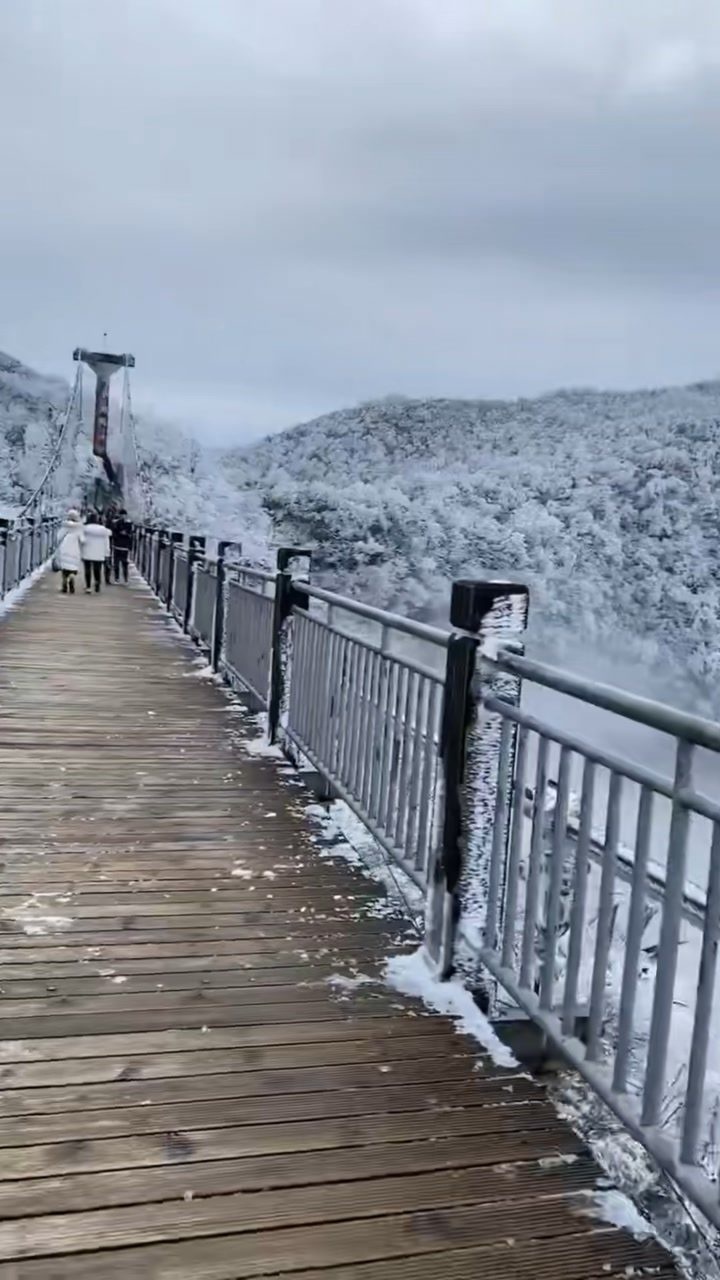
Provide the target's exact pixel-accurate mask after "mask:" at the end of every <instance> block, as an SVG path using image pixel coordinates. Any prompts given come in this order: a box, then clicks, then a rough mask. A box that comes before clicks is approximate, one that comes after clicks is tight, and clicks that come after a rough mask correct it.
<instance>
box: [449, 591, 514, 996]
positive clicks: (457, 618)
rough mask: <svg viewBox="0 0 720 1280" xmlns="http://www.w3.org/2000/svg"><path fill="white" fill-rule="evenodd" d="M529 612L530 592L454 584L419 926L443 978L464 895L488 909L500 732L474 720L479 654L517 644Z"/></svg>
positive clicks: (495, 726)
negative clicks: (436, 793)
mask: <svg viewBox="0 0 720 1280" xmlns="http://www.w3.org/2000/svg"><path fill="white" fill-rule="evenodd" d="M527 610H528V591H527V587H525V586H523V585H521V584H517V583H509V582H483V581H478V582H476V581H461V582H455V583H453V588H452V600H451V606H450V622H451V624H452V626H453V628H454V629H455V630H454V633H453V635H452V636H451V638H450V640H449V642H448V651H447V665H446V672H445V691H444V698H443V712H442V726H441V732H440V757H441V765H442V780H443V805H442V820H441V831H440V840H439V848H438V852H437V856H436V859H435V864H434V867H433V870H432V875H431V880H430V885H429V890H428V900H427V910H426V921H425V945H426V948H427V950H428V952H429V955H430V957H431V959H432V961H433V963H434V964H435V966H436V968H437V971H438V973H439V975H440V976H442V977H448V976H449V974H450V973H451V971H452V967H453V955H454V941H455V932H456V928H457V923H458V920H459V917H460V911H461V905H462V901H463V899H464V898H465V896H466V892H465V891H466V890H467V889H468V888H469V887H470V886H471V887H472V897H473V904H474V903H475V902H476V901H477V899H478V897H480V898H481V899H482V898H485V903H484V905H485V906H487V890H488V874H489V863H490V855H491V847H492V843H493V822H494V816H495V810H496V805H495V800H496V790H497V786H498V770H499V760H500V726H499V723H498V724H496V723H495V722H496V721H498V719H499V718H498V717H497V716H494V717H491V718H489V719H483V718H482V717H480V718H479V717H478V714H477V713H478V701H477V696H476V692H475V690H474V678H475V670H476V664H477V657H478V650H479V649H481V648H487V647H489V646H490V642H491V641H492V643H494V644H498V643H501V642H502V641H503V640H505V641H509V640H510V639H511V638H512V639H517V638H518V636H519V635H521V634H522V633H523V632H524V630H525V627H526V625H527ZM510 768H511V769H512V768H514V761H513V763H512V764H511V766H510ZM508 781H509V779H508ZM506 816H507V815H506ZM505 834H506V833H505ZM505 834H504V835H503V841H504V840H505Z"/></svg>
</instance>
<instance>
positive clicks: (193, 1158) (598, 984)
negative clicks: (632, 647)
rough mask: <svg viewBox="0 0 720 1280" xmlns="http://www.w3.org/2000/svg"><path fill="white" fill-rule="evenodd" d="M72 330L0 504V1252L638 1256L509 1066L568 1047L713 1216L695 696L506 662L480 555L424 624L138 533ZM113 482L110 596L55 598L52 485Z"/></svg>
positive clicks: (305, 581)
mask: <svg viewBox="0 0 720 1280" xmlns="http://www.w3.org/2000/svg"><path fill="white" fill-rule="evenodd" d="M76 354H77V358H78V371H77V378H76V382H75V386H74V388H73V390H72V392H71V394H70V398H69V401H68V407H67V412H66V414H65V415H64V419H63V422H62V423H61V429H60V432H59V434H58V437H57V441H56V444H55V446H54V449H53V453H52V456H51V457H50V459H49V460H48V465H47V468H46V471H45V474H44V475H43V476H42V477H40V478H39V484H38V487H37V489H36V491H35V492H34V493H33V494H32V495H30V496H29V499H28V502H27V504H26V505H25V507H24V508H23V510H22V512H21V513H20V515H19V516H18V518H17V520H16V521H15V522H14V523H13V524H12V525H8V526H6V527H4V528H3V529H2V531H1V532H0V571H1V573H2V577H1V578H0V582H1V583H2V591H3V594H5V595H7V593H11V592H12V593H14V595H13V599H14V601H15V603H16V607H15V608H14V609H13V610H12V611H11V612H9V614H8V615H7V616H5V617H4V618H3V619H2V621H1V622H0V653H1V654H2V666H1V668H0V672H1V675H0V681H1V687H2V698H1V700H0V765H1V768H0V791H1V792H2V801H3V805H2V812H3V818H2V828H1V830H0V863H1V868H2V880H1V881H0V964H1V967H0V1146H1V1147H2V1148H3V1152H2V1154H3V1160H2V1162H1V1163H0V1280H2V1278H3V1277H8V1278H9V1277H13V1278H17V1280H23V1278H25V1277H28V1278H30V1277H38V1278H39V1277H42V1278H44V1280H45V1278H49V1277H56V1278H58V1280H59V1278H60V1277H65V1276H68V1277H69V1276H73V1277H79V1278H81V1277H84V1276H86V1277H88V1278H90V1277H92V1278H93V1280H97V1278H98V1277H108V1278H109V1277H118V1280H119V1277H123V1278H125V1277H127V1276H137V1277H162V1278H163V1280H168V1278H171V1277H172V1278H173V1280H180V1278H181V1277H182V1278H185V1277H187V1278H188V1280H189V1278H190V1277H192V1278H193V1280H203V1278H205V1280H210V1278H213V1280H219V1278H221V1277H227V1278H228V1280H229V1278H230V1277H238V1278H239V1277H247V1276H281V1275H293V1276H296V1277H298V1280H320V1277H327V1278H328V1280H351V1278H352V1280H380V1278H383V1277H392V1278H393V1280H394V1278H395V1277H397V1278H398V1280H430V1278H431V1277H436V1276H438V1275H442V1276H446V1277H449V1278H450V1280H466V1278H467V1280H469V1277H471V1276H472V1277H475V1276H478V1275H482V1276H484V1277H497V1280H500V1278H501V1277H502V1278H503V1280H505V1278H506V1277H507V1278H512V1277H526V1278H528V1280H529V1277H531V1276H532V1277H536V1276H537V1277H539V1276H543V1275H546V1276H548V1277H554V1278H560V1277H568V1278H574V1280H586V1278H588V1280H589V1278H590V1277H605V1276H610V1277H615V1278H619V1277H627V1276H630V1275H640V1276H641V1275H653V1276H656V1277H660V1280H662V1278H663V1277H670V1276H673V1275H675V1274H676V1272H675V1269H674V1266H673V1262H672V1259H671V1257H670V1255H669V1254H668V1253H667V1252H665V1250H664V1249H663V1248H662V1247H661V1246H660V1245H659V1244H658V1243H657V1242H656V1241H655V1240H654V1239H652V1238H638V1233H637V1232H636V1233H635V1234H633V1233H632V1232H631V1231H630V1230H628V1229H626V1226H624V1225H621V1224H620V1225H619V1223H620V1219H618V1215H617V1207H616V1199H617V1197H615V1198H613V1193H612V1188H611V1186H610V1184H609V1182H608V1179H607V1177H604V1176H603V1174H602V1171H601V1170H600V1169H599V1167H598V1166H597V1164H596V1163H595V1160H594V1158H593V1156H592V1154H591V1151H590V1150H589V1149H588V1147H587V1146H586V1143H585V1141H584V1140H583V1139H582V1138H581V1137H580V1136H579V1135H578V1133H577V1132H575V1131H574V1130H573V1129H572V1128H571V1127H570V1126H569V1124H568V1123H567V1122H566V1121H564V1120H562V1119H561V1118H560V1116H559V1113H558V1110H557V1109H556V1106H555V1105H554V1102H553V1100H552V1098H551V1096H550V1094H549V1092H548V1087H547V1079H548V1078H547V1076H546V1075H545V1074H542V1073H541V1074H536V1073H533V1072H531V1071H529V1070H528V1066H527V1063H528V1062H529V1061H532V1062H533V1063H534V1064H536V1065H537V1064H538V1063H544V1064H545V1065H546V1066H547V1064H548V1062H549V1061H551V1060H554V1061H557V1060H563V1061H564V1062H565V1063H566V1064H568V1065H569V1066H570V1067H571V1068H573V1069H574V1071H575V1072H576V1073H577V1077H576V1079H577V1080H578V1081H579V1082H580V1083H579V1084H578V1086H577V1088H578V1089H580V1090H584V1091H585V1095H586V1097H587V1098H588V1099H589V1100H590V1101H591V1102H592V1100H593V1099H594V1100H599V1101H600V1102H602V1104H603V1105H604V1106H606V1107H607V1109H608V1110H607V1114H608V1116H610V1115H611V1116H612V1117H613V1119H612V1120H608V1121H607V1123H608V1125H612V1124H614V1125H615V1126H616V1127H617V1130H618V1131H619V1132H622V1133H628V1134H630V1135H631V1136H632V1137H633V1138H634V1139H635V1140H636V1141H637V1142H638V1144H640V1147H641V1148H644V1151H645V1153H646V1156H647V1159H648V1161H650V1162H651V1164H652V1165H653V1167H655V1169H656V1171H657V1177H658V1180H659V1185H661V1186H662V1185H664V1186H665V1187H666V1188H669V1189H670V1190H671V1191H672V1194H673V1195H676V1196H678V1197H679V1198H680V1200H681V1201H682V1202H683V1203H684V1204H685V1205H686V1206H687V1210H688V1212H689V1213H690V1214H691V1215H695V1217H696V1218H697V1220H698V1222H699V1223H700V1230H701V1231H705V1232H706V1233H712V1231H713V1230H714V1229H715V1228H717V1227H718V1226H719V1225H720V1209H719V1207H718V1194H717V1177H716V1173H717V1154H718V1153H717V1143H716V1140H715V1138H714V1136H713V1135H714V1130H713V1120H712V1101H713V1098H714V1096H715V1095H714V1089H715V1087H716V1079H718V1076H717V1073H718V1072H720V1063H718V1061H717V1055H718V1048H717V1046H718V1043H720V1037H718V1035H717V1013H716V1003H717V1002H716V1001H715V998H714V997H715V989H714V982H715V961H716V951H717V942H718V918H719V915H720V837H719V835H718V833H719V832H720V809H719V808H718V806H717V804H716V803H715V801H714V800H713V799H712V798H711V797H708V796H707V795H705V794H704V793H702V792H701V791H700V790H699V789H698V788H697V786H696V784H695V780H694V772H693V770H694V767H695V761H696V758H697V756H698V753H702V752H705V753H709V754H710V755H711V756H712V758H713V759H715V758H716V754H717V753H718V751H720V726H718V725H716V724H714V723H713V722H711V721H707V720H703V719H701V718H699V717H694V716H690V715H686V714H684V713H681V712H679V711H677V710H675V709H673V708H670V707H666V706H661V705H659V704H654V703H649V702H647V701H644V700H642V699H639V698H636V697H634V696H633V695H631V694H628V693H624V692H621V691H618V690H615V689H610V688H607V687H605V686H600V685H597V684H593V683H592V682H588V681H581V680H579V679H578V678H577V677H574V676H572V675H571V674H570V673H568V672H566V671H562V670H560V669H556V668H552V667H548V666H545V665H542V664H539V663H537V662H534V661H531V660H530V659H528V658H527V657H525V656H524V654H523V652H522V633H523V628H524V625H525V620H526V616H527V592H526V591H525V589H524V587H523V586H522V585H521V584H512V583H497V582H486V583H477V582H469V583H458V584H456V585H455V587H454V590H453V602H452V611H451V617H450V626H449V627H448V629H443V628H439V627H430V626H427V625H424V624H422V623H419V622H416V621H413V620H411V619H407V618H402V617H399V616H397V615H393V614H390V613H386V612H385V611H383V610H380V609H376V608H374V607H371V606H369V605H366V604H363V603H361V602H358V601H355V600H352V599H349V598H346V597H343V596H339V595H337V594H335V593H333V592H330V591H328V590H326V589H324V588H322V587H320V586H317V585H316V584H314V583H313V581H312V575H311V574H310V573H309V565H308V554H307V553H306V552H305V551H304V550H303V549H301V548H285V549H282V550H281V551H280V552H279V553H278V565H277V569H276V570H275V571H273V572H270V571H267V570H263V569H260V568H258V567H257V566H250V565H247V564H245V563H243V561H242V554H241V549H240V548H238V547H237V546H234V545H233V544H231V543H227V542H220V543H219V544H217V546H215V547H212V546H211V543H210V541H209V539H206V538H204V537H203V536H202V534H201V533H199V532H196V531H192V532H191V533H187V534H186V533H184V532H180V531H177V532H175V531H167V530H160V529H157V528H156V527H152V526H151V525H149V524H148V523H147V520H148V518H149V516H150V511H149V510H148V508H147V506H146V505H145V504H144V501H143V494H142V492H141V489H140V482H139V468H138V465H137V447H136V443H135V440H134V419H133V414H132V407H131V400H130V369H131V368H132V357H127V356H124V357H110V358H108V356H107V355H106V354H102V353H100V354H98V353H87V352H84V351H82V350H80V349H79V350H78V352H77V353H76ZM86 358H87V362H88V364H89V365H90V367H91V368H95V366H96V365H103V366H105V367H104V368H103V369H101V372H100V378H99V379H98V384H97V388H96V398H95V419H94V425H93V436H92V444H93V449H94V456H95V457H96V458H98V459H99V463H100V467H101V471H102V474H101V475H98V474H95V473H93V474H92V475H91V476H90V477H89V476H88V473H87V469H85V470H83V468H81V467H79V466H78V463H77V459H78V457H80V454H81V450H80V448H79V437H80V435H81V434H82V432H83V431H87V428H86V427H85V426H84V425H83V415H82V409H81V402H82V373H81V369H82V367H83V361H85V360H86ZM108 367H109V368H110V369H122V371H123V384H124V385H123V391H122V400H121V406H120V410H119V419H120V424H121V425H120V428H119V430H118V432H117V433H116V434H115V436H113V431H112V425H111V424H110V422H109V414H108V405H109V399H108V394H107V382H108V381H109V376H110V374H109V372H108ZM96 371H97V370H96ZM103 379H105V383H104V385H101V383H102V381H103ZM83 486H84V491H83ZM120 493H122V496H123V499H124V502H125V505H126V506H127V507H128V508H129V509H130V510H131V511H132V513H133V516H134V519H135V521H136V533H135V547H134V562H135V570H134V573H133V579H132V582H131V585H130V588H129V589H124V588H120V587H118V588H114V587H113V588H110V589H109V590H108V591H106V592H104V593H103V594H102V595H101V596H100V597H99V598H97V599H96V598H95V597H94V596H93V597H87V598H86V597H82V596H81V597H78V598H75V599H73V598H68V597H64V598H59V597H58V596H57V593H56V588H55V584H54V581H53V577H52V575H51V574H49V573H44V574H40V573H35V571H37V570H40V569H41V568H42V567H43V565H45V564H46V562H47V560H48V558H49V557H50V556H51V554H52V550H53V547H54V545H55V544H56V539H57V526H58V519H59V515H60V505H61V500H62V503H65V504H67V501H68V500H73V501H82V500H83V499H84V500H85V501H86V502H89V501H93V502H97V501H98V499H102V498H103V496H105V497H106V498H107V499H108V500H111V499H114V498H115V497H117V496H118V495H119V494H120ZM34 574H35V576H36V577H37V579H38V580H37V581H34V582H33V585H32V587H31V589H30V590H28V591H27V592H26V594H25V595H24V597H23V598H22V600H20V601H19V602H18V588H19V587H20V588H22V587H23V584H25V585H27V584H28V583H29V582H30V581H31V580H32V579H33V575H34ZM532 686H539V687H542V688H546V689H548V688H549V689H554V690H556V691H557V692H558V693H559V694H561V695H562V696H564V697H570V698H573V699H575V700H576V702H577V703H578V705H579V707H580V708H581V710H582V708H583V707H594V708H602V709H603V711H604V712H606V713H607V714H608V715H612V716H614V717H616V718H617V719H618V722H619V723H620V724H621V725H622V724H627V725H633V724H643V725H648V726H650V727H652V728H654V729H657V730H658V731H659V732H662V733H663V734H664V735H665V736H666V738H667V739H668V740H670V741H672V743H673V749H674V752H675V757H676V767H675V773H674V776H673V777H670V778H665V777H662V776H659V775H655V774H653V773H651V772H650V771H649V770H648V769H646V768H645V767H644V766H643V765H642V763H641V762H640V763H638V762H637V761H634V760H631V759H627V758H624V757H622V756H620V755H615V754H611V753H609V752H607V751H605V750H601V749H600V748H599V747H597V745H596V744H594V743H593V742H592V741H585V740H584V739H583V738H582V737H580V736H576V735H571V734H568V733H567V732H565V730H564V729H562V728H561V727H559V726H558V725H557V724H553V723H548V722H547V721H545V720H542V719H539V718H538V717H537V716H536V715H534V714H531V712H529V711H528V710H527V703H526V698H525V691H526V690H527V689H528V688H530V687H532ZM316 797H320V799H321V800H322V801H323V803H324V804H326V805H331V804H332V802H333V801H335V802H342V803H343V804H344V806H345V812H350V813H351V814H352V815H353V820H354V821H355V823H356V824H357V830H359V831H364V832H365V833H366V838H367V839H368V840H371V841H372V842H373V846H374V848H375V849H376V850H378V851H379V855H380V856H381V859H382V860H383V865H384V866H385V868H386V871H387V872H388V873H390V874H391V877H392V879H393V880H394V883H395V884H396V886H397V887H398V890H399V893H398V894H393V895H390V896H389V897H388V896H387V894H386V892H385V889H384V887H383V886H382V885H378V884H377V883H373V882H372V881H371V880H368V879H367V877H365V876H363V875H362V874H361V871H360V870H359V869H358V867H357V865H356V862H357V860H356V859H353V858H345V857H343V856H342V854H343V849H344V848H346V847H347V846H345V845H344V844H343V842H342V841H341V840H339V839H338V837H337V835H334V836H333V835H332V834H329V833H328V830H327V827H326V825H325V824H324V823H323V821H321V819H320V818H319V817H318V806H317V804H315V805H313V804H311V801H312V800H313V799H314V798H316ZM628 805H629V806H630V808H631V809H632V815H633V837H632V839H631V841H630V845H629V846H628V845H626V843H625V840H624V834H623V833H624V832H625V831H626V830H627V827H628V821H629V819H628ZM698 833H699V834H698ZM692 838H697V839H700V840H701V841H702V840H705V841H706V844H707V861H706V885H705V887H704V888H703V887H699V886H692V885H690V884H689V882H688V879H687V874H686V871H687V858H688V849H689V842H690V840H691V839H692ZM658 843H663V844H665V845H666V846H667V847H666V853H667V858H666V859H664V860H662V861H661V862H660V863H656V861H655V860H654V854H655V851H656V848H657V846H658ZM386 878H387V876H386ZM403 899H404V902H403ZM419 947H421V948H422V951H420V952H419V951H418V948H419ZM688 956H689V957H691V961H690V962H687V961H686V960H685V959H683V957H688ZM389 957H391V958H392V959H391V962H390V964H389V965H388V958H389ZM454 975H455V977H456V976H457V975H462V976H463V977H464V978H465V988H461V987H460V986H459V984H458V983H457V981H456V980H455V979H454ZM469 989H472V990H473V991H474V993H475V1004H473V1003H472V1002H471V1001H469V997H467V995H466V996H465V997H464V999H465V1004H464V1005H463V1004H462V1000H463V994H462V993H463V990H465V991H467V990H469ZM422 995H424V996H425V1000H424V1001H423V1000H422V999H420V998H419V997H420V996H422ZM428 1002H429V1003H428ZM458 1002H460V1003H458ZM433 1004H434V1005H435V1006H436V1007H438V1008H440V1009H441V1010H442V1012H433V1009H432V1005H433ZM458 1008H461V1009H462V1010H463V1013H464V1017H465V1025H464V1026H462V1025H461V1026H458V1023H457V1019H456V1018H455V1017H454V1016H453V1011H454V1010H457V1009H458ZM473 1009H475V1010H476V1012H475V1015H474V1021H473V1014H472V1010H473ZM481 1009H483V1010H485V1012H486V1013H487V1015H488V1018H487V1019H485V1018H484V1016H482V1015H481V1013H480V1010H481ZM468 1010H470V1012H469V1011H468ZM473 1027H474V1031H475V1034H474V1035H473V1034H469V1032H470V1031H472V1030H473ZM493 1028H494V1030H493ZM498 1036H501V1037H502V1039H498ZM507 1045H511V1046H513V1047H514V1049H515V1052H516V1053H517V1054H518V1055H521V1057H520V1060H519V1061H514V1060H513V1058H512V1055H511V1054H510V1050H509V1049H508V1048H507V1047H506V1046H507ZM678 1046H679V1059H680V1061H679V1066H680V1069H678ZM609 1131H610V1132H612V1129H611V1128H610V1130H609ZM668 1194H669V1193H668ZM621 1203H622V1202H621ZM612 1205H615V1209H614V1211H613V1210H612V1208H611V1206H612ZM626 1216H627V1215H626ZM642 1234H643V1233H642V1232H641V1233H640V1235H642Z"/></svg>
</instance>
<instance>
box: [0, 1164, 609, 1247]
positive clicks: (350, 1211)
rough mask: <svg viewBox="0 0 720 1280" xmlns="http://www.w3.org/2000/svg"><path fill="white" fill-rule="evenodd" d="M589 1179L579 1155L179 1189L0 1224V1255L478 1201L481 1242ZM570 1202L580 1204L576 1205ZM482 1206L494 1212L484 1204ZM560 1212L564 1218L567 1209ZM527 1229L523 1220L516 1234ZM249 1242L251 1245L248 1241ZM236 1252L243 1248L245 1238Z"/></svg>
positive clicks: (591, 1173)
mask: <svg viewBox="0 0 720 1280" xmlns="http://www.w3.org/2000/svg"><path fill="white" fill-rule="evenodd" d="M595 1178H596V1173H595V1168H594V1166H593V1164H592V1161H590V1160H577V1161H575V1162H574V1163H573V1164H569V1165H566V1164H558V1165H554V1166H553V1167H551V1168H543V1167H542V1166H541V1165H539V1164H537V1163H535V1164H531V1165H525V1166H523V1165H515V1166H512V1168H511V1170H510V1171H508V1170H507V1168H506V1167H505V1166H503V1165H501V1166H499V1167H495V1168H491V1169H489V1170H488V1169H483V1168H471V1169H456V1170H452V1171H448V1170H443V1171H442V1172H441V1173H416V1174H414V1175H412V1176H398V1177H394V1178H390V1179H387V1180H385V1179H377V1178H373V1179H370V1180H365V1181H362V1182H347V1181H345V1182H337V1183H328V1184H324V1185H322V1186H314V1187H295V1188H286V1189H284V1190H282V1191H257V1192H256V1193H255V1194H254V1195H252V1196H248V1195H247V1193H246V1192H244V1191H242V1192H239V1193H235V1194H226V1195H211V1196H206V1195H203V1196H197V1197H196V1196H195V1194H194V1192H193V1197H192V1199H189V1198H188V1199H187V1200H186V1199H185V1198H184V1197H183V1196H182V1195H181V1196H178V1198H177V1199H176V1200H173V1201H162V1202H160V1203H156V1204H144V1205H143V1206H142V1208H141V1209H140V1208H139V1207H138V1206H137V1205H130V1206H128V1207H120V1208H113V1209H98V1210H94V1211H91V1212H89V1213H84V1212H77V1213H72V1214H57V1213H53V1214H50V1215H48V1216H46V1217H40V1218H21V1219H16V1220H15V1221H11V1222H5V1223H2V1222H0V1258H4V1259H6V1258H23V1257H42V1256H44V1255H48V1254H54V1253H61V1254H69V1253H85V1252H86V1251H87V1250H88V1249H103V1248H107V1247H108V1246H109V1245H111V1246H112V1247H113V1248H122V1247H124V1246H127V1245H133V1244H138V1243H152V1242H155V1241H158V1240H176V1239H177V1237H178V1235H183V1236H189V1235H192V1236H215V1235H219V1236H222V1235H226V1234H227V1232H228V1231H230V1230H231V1231H233V1233H236V1234H240V1233H243V1232H252V1233H256V1232H268V1231H277V1230H279V1229H282V1228H286V1227H289V1226H300V1227H304V1226H306V1225H307V1224H312V1223H316V1224H319V1225H320V1227H321V1228H322V1227H323V1226H324V1224H326V1223H329V1222H334V1221H342V1220H343V1219H348V1218H352V1219H354V1220H355V1221H357V1220H358V1219H362V1218H373V1219H375V1218H387V1216H388V1215H391V1214H405V1213H411V1212H412V1213H417V1212H418V1211H421V1210H433V1209H442V1210H444V1211H445V1210H449V1211H450V1212H453V1211H455V1208H456V1206H457V1205H473V1206H475V1207H476V1209H477V1220H476V1230H477V1232H478V1237H476V1238H482V1234H483V1231H485V1232H486V1233H488V1234H489V1233H492V1236H491V1238H497V1235H498V1234H499V1233H500V1232H501V1231H502V1230H503V1228H504V1229H505V1230H509V1229H515V1228H510V1226H509V1225H508V1224H509V1223H511V1222H512V1221H513V1220H514V1219H516V1218H518V1217H521V1216H522V1217H524V1215H525V1212H526V1208H527V1203H528V1200H532V1201H533V1205H532V1209H533V1210H534V1211H535V1212H537V1210H538V1209H542V1208H545V1209H547V1210H548V1211H550V1212H551V1213H552V1211H553V1210H554V1209H555V1207H556V1206H555V1205H554V1204H553V1202H552V1200H551V1199H549V1198H550V1197H558V1196H570V1195H575V1194H576V1193H578V1192H582V1191H589V1190H591V1189H592V1187H593V1185H594V1182H595ZM538 1202H539V1203H538ZM572 1203H573V1204H578V1205H580V1204H581V1201H573V1202H572ZM489 1205H492V1206H493V1209H492V1210H488V1209H487V1206H489ZM520 1206H522V1208H521V1207H520ZM493 1211H494V1212H493ZM565 1216H566V1217H568V1218H570V1214H568V1213H567V1211H566V1215H565ZM493 1218H494V1221H493ZM373 1225H374V1224H373ZM573 1225H574V1224H573ZM524 1230H525V1228H524V1226H523V1225H521V1226H520V1228H519V1234H523V1233H524ZM249 1247H250V1249H252V1243H251V1244H250V1246H249ZM239 1252H242V1253H244V1252H245V1242H244V1241H243V1243H242V1246H241V1248H240V1249H239Z"/></svg>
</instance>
